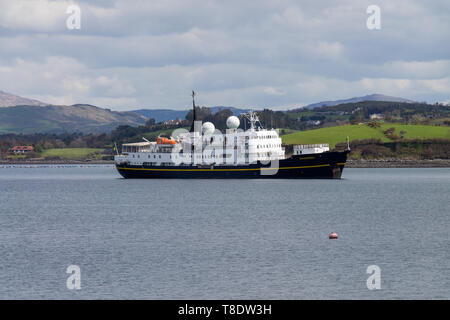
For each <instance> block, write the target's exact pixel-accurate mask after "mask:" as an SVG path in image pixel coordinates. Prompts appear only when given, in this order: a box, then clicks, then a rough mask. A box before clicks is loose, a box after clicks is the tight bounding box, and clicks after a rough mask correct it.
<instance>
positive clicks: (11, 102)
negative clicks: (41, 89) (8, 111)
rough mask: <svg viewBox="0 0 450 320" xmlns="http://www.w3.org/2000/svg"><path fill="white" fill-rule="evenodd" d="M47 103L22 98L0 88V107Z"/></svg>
mask: <svg viewBox="0 0 450 320" xmlns="http://www.w3.org/2000/svg"><path fill="white" fill-rule="evenodd" d="M47 105H49V104H48V103H44V102H41V101H38V100H33V99H27V98H22V97H19V96H16V95H14V94H11V93H7V92H4V91H1V90H0V107H11V106H47Z"/></svg>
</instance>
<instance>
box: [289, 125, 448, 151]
mask: <svg viewBox="0 0 450 320" xmlns="http://www.w3.org/2000/svg"><path fill="white" fill-rule="evenodd" d="M389 128H395V134H396V135H400V131H405V133H404V135H403V138H404V139H429V138H446V139H450V129H449V127H445V126H426V125H401V124H382V125H381V127H380V128H376V129H374V128H371V127H369V126H367V125H366V124H361V125H345V126H338V127H329V128H321V129H314V130H307V131H298V132H295V133H291V134H287V135H284V136H282V139H283V143H285V144H311V143H329V144H330V147H332V148H334V146H335V145H336V144H337V143H339V142H345V141H346V140H347V136H348V137H349V138H350V141H352V140H365V139H372V138H374V139H381V140H382V141H385V142H388V141H391V140H390V139H389V138H387V137H386V135H385V134H384V133H383V131H385V130H387V129H389Z"/></svg>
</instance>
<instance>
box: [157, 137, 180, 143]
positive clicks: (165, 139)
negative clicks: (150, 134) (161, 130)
mask: <svg viewBox="0 0 450 320" xmlns="http://www.w3.org/2000/svg"><path fill="white" fill-rule="evenodd" d="M176 143H177V142H176V141H175V140H172V139H169V138H164V137H158V138H156V144H176Z"/></svg>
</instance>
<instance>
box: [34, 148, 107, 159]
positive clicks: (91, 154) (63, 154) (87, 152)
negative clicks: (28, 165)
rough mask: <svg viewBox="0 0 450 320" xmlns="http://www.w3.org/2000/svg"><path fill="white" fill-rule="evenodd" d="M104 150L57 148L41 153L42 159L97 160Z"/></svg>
mask: <svg viewBox="0 0 450 320" xmlns="http://www.w3.org/2000/svg"><path fill="white" fill-rule="evenodd" d="M102 151H103V149H96V148H55V149H47V150H44V151H43V152H41V157H43V158H49V157H59V158H61V159H77V160H78V159H86V158H96V157H98V156H99V155H100V154H101V153H102Z"/></svg>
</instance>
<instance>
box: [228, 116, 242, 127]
mask: <svg viewBox="0 0 450 320" xmlns="http://www.w3.org/2000/svg"><path fill="white" fill-rule="evenodd" d="M240 123H241V122H240V121H239V118H238V117H236V116H231V117H228V119H227V127H228V129H237V128H238V127H239V124H240Z"/></svg>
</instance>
